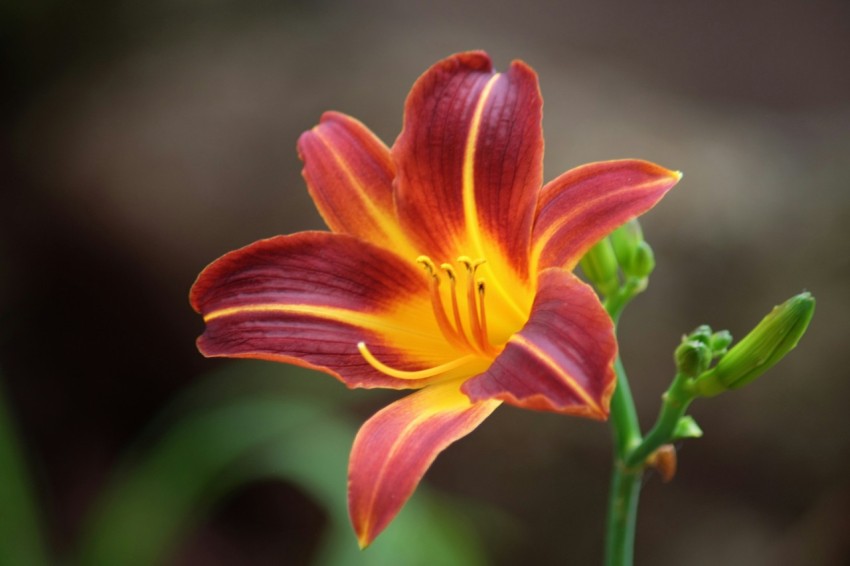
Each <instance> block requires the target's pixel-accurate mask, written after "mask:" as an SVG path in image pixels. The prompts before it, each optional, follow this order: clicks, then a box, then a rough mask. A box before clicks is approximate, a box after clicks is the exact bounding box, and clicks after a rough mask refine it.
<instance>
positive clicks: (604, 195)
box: [532, 159, 682, 270]
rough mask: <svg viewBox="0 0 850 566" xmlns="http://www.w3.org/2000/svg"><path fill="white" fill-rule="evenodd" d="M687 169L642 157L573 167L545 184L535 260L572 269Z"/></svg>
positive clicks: (536, 227) (544, 265)
mask: <svg viewBox="0 0 850 566" xmlns="http://www.w3.org/2000/svg"><path fill="white" fill-rule="evenodd" d="M681 178H682V174H681V173H679V172H678V171H669V170H667V169H664V168H663V167H659V166H658V165H655V164H654V163H649V162H647V161H640V160H637V159H622V160H617V161H600V162H598V163H589V164H587V165H582V166H580V167H576V168H575V169H571V170H569V171H567V172H566V173H564V174H563V175H561V176H560V177H558V178H557V179H555V180H553V181H551V182H549V183H547V184H546V186H545V187H543V191H542V193H541V195H540V201H539V202H538V204H537V216H536V218H535V221H534V235H533V240H534V243H533V246H534V248H533V251H532V258H533V259H532V263H533V264H536V265H537V269H538V270H543V269H546V268H547V267H563V268H564V269H567V270H572V269H573V268H574V267H575V265H576V264H577V263H578V261H579V259H581V257H582V256H583V255H584V253H585V252H586V251H587V250H588V249H590V248H591V247H592V246H593V244H595V243H596V242H598V241H599V240H601V239H602V238H603V237H605V236H606V235H608V234H609V233H610V232H612V231H613V230H614V229H615V228H617V227H618V226H620V225H621V224H623V223H625V222H626V221H628V220H630V219H631V218H634V217H635V216H638V215H640V214H643V213H644V212H646V211H647V210H649V209H650V208H652V207H653V206H654V205H655V203H656V202H658V201H659V200H660V199H661V197H663V196H664V195H665V194H666V193H667V191H669V190H670V189H671V188H673V185H675V184H676V183H677V182H678V181H679V179H681Z"/></svg>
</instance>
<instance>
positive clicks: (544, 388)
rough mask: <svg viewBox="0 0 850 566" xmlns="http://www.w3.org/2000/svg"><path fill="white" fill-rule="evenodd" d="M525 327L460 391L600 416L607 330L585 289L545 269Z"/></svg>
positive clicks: (606, 387)
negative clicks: (488, 366)
mask: <svg viewBox="0 0 850 566" xmlns="http://www.w3.org/2000/svg"><path fill="white" fill-rule="evenodd" d="M539 283H540V288H539V291H538V293H537V297H536V298H535V301H534V305H533V307H532V310H531V317H530V318H529V320H528V323H526V325H525V327H524V328H523V329H522V330H521V331H520V332H518V333H517V334H515V335H514V336H513V337H511V339H510V340H508V343H507V345H506V346H505V349H504V350H503V351H502V353H501V354H499V356H498V357H497V358H496V359H495V361H494V362H493V364H492V365H491V366H490V369H488V370H487V371H486V372H484V373H483V374H482V375H479V376H476V377H473V378H472V379H469V380H468V381H466V382H465V383H464V384H463V386H462V387H461V390H462V391H463V392H464V393H466V394H467V395H468V396H469V398H470V399H471V400H472V401H484V400H486V399H499V400H501V401H505V402H507V403H510V404H512V405H516V406H518V407H523V408H528V409H535V410H541V411H555V412H559V413H568V414H575V415H581V416H586V417H590V418H595V419H604V418H606V417H607V416H608V406H609V402H610V399H611V394H612V393H613V392H614V384H615V374H614V368H613V363H614V357H615V355H616V353H617V342H616V339H615V337H614V325H613V323H612V322H611V319H610V318H609V317H608V314H607V313H606V312H605V309H604V308H603V307H602V305H601V304H600V303H599V299H598V298H597V297H596V294H595V293H594V292H593V289H591V288H590V286H588V285H587V284H585V283H583V282H582V281H580V280H579V279H578V278H577V277H576V276H575V275H573V274H572V273H570V272H568V271H565V270H561V269H547V270H546V271H544V272H542V273H541V274H540V278H539Z"/></svg>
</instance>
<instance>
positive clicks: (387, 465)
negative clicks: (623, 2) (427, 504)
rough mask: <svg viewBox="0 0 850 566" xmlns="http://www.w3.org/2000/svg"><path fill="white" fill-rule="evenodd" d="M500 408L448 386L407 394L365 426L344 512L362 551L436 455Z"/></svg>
mask: <svg viewBox="0 0 850 566" xmlns="http://www.w3.org/2000/svg"><path fill="white" fill-rule="evenodd" d="M498 406H499V402H498V401H485V402H482V403H470V402H469V399H467V398H466V396H465V395H463V394H462V393H460V391H458V382H457V381H452V382H448V383H441V384H439V385H430V386H428V387H426V388H425V389H422V390H420V391H417V392H416V393H414V394H412V395H408V396H407V397H404V398H403V399H400V400H398V401H396V402H395V403H393V404H392V405H389V406H388V407H386V408H384V409H382V410H381V411H379V412H378V413H377V414H375V415H374V416H373V417H372V418H371V419H369V420H368V421H366V423H365V424H364V425H363V427H362V428H361V429H360V432H358V433H357V438H356V439H355V440H354V446H353V447H352V449H351V461H350V463H349V467H348V510H349V513H350V515H351V522H352V524H353V525H354V531H355V532H356V533H357V539H358V541H359V542H360V546H361V548H363V547H366V546H367V545H368V544H369V543H371V542H372V541H373V540H374V539H375V537H376V536H378V534H380V532H381V531H383V530H384V528H385V527H386V526H387V525H388V524H389V522H390V521H392V519H393V518H394V517H395V516H396V514H397V513H398V512H399V510H400V509H401V508H402V506H404V504H405V502H406V501H407V500H408V498H409V497H410V496H411V494H412V493H413V490H415V489H416V486H417V485H418V484H419V480H420V479H422V476H423V475H424V474H425V472H426V471H427V470H428V467H429V466H430V465H431V463H432V462H433V461H434V459H435V458H436V457H437V455H438V454H439V453H440V452H442V451H443V450H445V449H446V447H447V446H449V445H450V444H451V443H453V442H455V441H456V440H458V439H460V438H463V437H464V436H466V435H467V434H469V433H470V432H472V430H474V429H475V428H476V427H477V426H478V425H479V424H481V422H482V421H483V420H484V419H485V418H487V417H488V416H489V415H490V413H492V412H493V411H494V410H495V409H496V407H498Z"/></svg>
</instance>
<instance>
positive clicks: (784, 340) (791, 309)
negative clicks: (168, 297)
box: [696, 293, 815, 397]
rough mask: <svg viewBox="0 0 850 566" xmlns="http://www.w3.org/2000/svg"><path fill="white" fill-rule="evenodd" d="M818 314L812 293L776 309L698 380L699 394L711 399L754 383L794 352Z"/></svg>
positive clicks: (791, 299)
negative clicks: (813, 316) (789, 353)
mask: <svg viewBox="0 0 850 566" xmlns="http://www.w3.org/2000/svg"><path fill="white" fill-rule="evenodd" d="M814 312H815V299H814V298H813V297H812V295H811V293H800V294H799V295H797V296H795V297H792V298H790V299H788V300H787V301H785V302H784V303H782V304H781V305H779V306H777V307H774V308H773V310H772V311H771V312H770V314H768V315H767V316H766V317H764V319H762V321H761V322H760V323H758V325H757V326H756V327H755V328H754V329H753V330H752V331H750V333H749V334H747V335H746V336H745V337H744V339H743V340H741V341H740V342H738V343H737V344H735V346H734V347H733V348H732V349H731V350H729V352H728V353H727V354H726V355H724V356H723V357H722V358H720V361H719V362H718V363H717V365H716V366H715V367H714V368H712V369H711V371H709V372H707V373H706V374H705V375H703V376H702V377H701V378H700V379H699V380H698V381H697V383H696V386H697V391H699V393H700V394H701V395H703V396H706V397H710V396H713V395H717V394H718V393H721V392H723V391H726V390H728V389H737V388H739V387H743V386H744V385H746V384H747V383H749V382H751V381H753V380H754V379H755V378H757V377H758V376H760V375H761V374H763V373H764V372H765V371H767V370H768V369H770V368H771V367H773V365H774V364H776V362H778V361H779V360H781V359H782V358H783V357H785V354H787V353H788V352H790V351H791V350H793V349H794V347H795V346H796V345H797V343H798V342H799V341H800V338H802V337H803V334H805V332H806V329H807V328H808V327H809V322H811V320H812V315H814Z"/></svg>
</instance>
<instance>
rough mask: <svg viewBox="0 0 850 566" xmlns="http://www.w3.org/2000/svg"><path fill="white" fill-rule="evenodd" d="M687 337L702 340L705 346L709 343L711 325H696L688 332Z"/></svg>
mask: <svg viewBox="0 0 850 566" xmlns="http://www.w3.org/2000/svg"><path fill="white" fill-rule="evenodd" d="M688 339H689V340H696V341H697V342H702V343H703V344H705V345H706V346H709V345H711V327H710V326H709V325H707V324H703V325H700V326H697V327H696V328H695V329H694V331H693V332H691V333H690V334H688Z"/></svg>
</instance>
